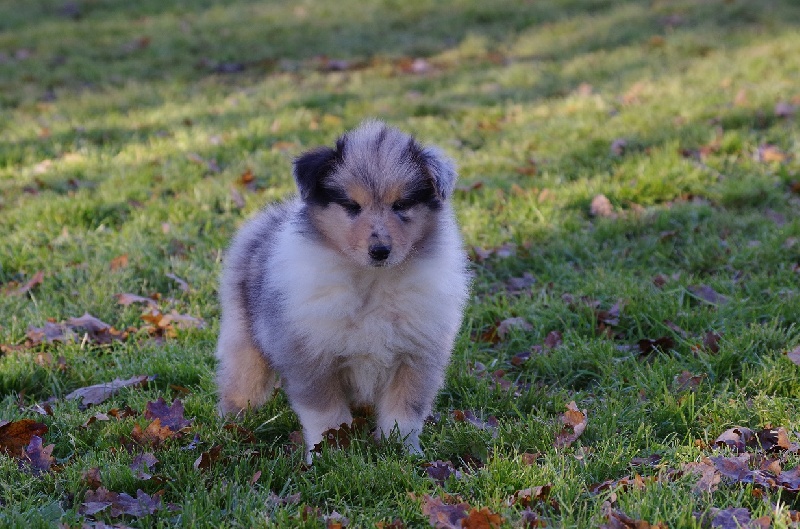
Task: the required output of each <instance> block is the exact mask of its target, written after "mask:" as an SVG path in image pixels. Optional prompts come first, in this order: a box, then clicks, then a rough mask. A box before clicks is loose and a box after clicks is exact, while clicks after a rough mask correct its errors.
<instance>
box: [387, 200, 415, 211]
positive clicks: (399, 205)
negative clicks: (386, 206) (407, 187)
mask: <svg viewBox="0 0 800 529" xmlns="http://www.w3.org/2000/svg"><path fill="white" fill-rule="evenodd" d="M414 204H415V202H414V201H413V200H408V199H405V200H403V199H401V200H398V201H397V202H395V203H394V204H392V210H393V211H397V212H402V211H407V210H409V209H411V208H412V207H413V206H414Z"/></svg>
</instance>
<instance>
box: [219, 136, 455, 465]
mask: <svg viewBox="0 0 800 529" xmlns="http://www.w3.org/2000/svg"><path fill="white" fill-rule="evenodd" d="M294 177H295V180H296V182H297V187H298V189H299V196H298V197H295V198H293V199H290V200H288V201H286V202H284V203H281V204H276V205H272V206H270V207H267V208H266V209H264V210H263V211H261V212H260V213H259V214H258V215H256V217H254V218H253V219H252V220H250V221H249V222H248V223H247V224H245V225H244V226H243V227H242V229H241V230H240V231H239V232H238V234H237V235H236V237H235V238H234V240H233V242H232V244H231V246H230V248H229V249H228V252H227V256H226V260H225V264H224V270H223V273H222V280H221V285H220V296H221V304H222V319H221V323H220V335H219V343H218V346H217V353H216V355H217V358H218V359H219V367H218V372H217V384H218V386H219V394H220V404H219V409H220V412H221V413H222V414H236V413H239V412H241V411H242V410H244V409H245V408H247V407H248V406H250V407H258V406H260V405H262V404H263V403H264V402H265V401H266V399H267V398H269V397H270V395H271V393H272V390H273V387H274V384H275V382H276V377H277V376H278V375H279V376H280V377H281V379H282V386H283V389H284V390H285V392H286V394H287V396H288V398H289V402H290V404H291V406H292V408H293V409H294V411H295V412H296V413H297V416H298V418H299V419H300V422H301V423H302V425H303V436H304V438H305V444H306V458H307V459H309V460H310V450H311V448H313V446H314V445H315V444H317V443H319V442H320V441H321V440H322V434H323V432H325V431H326V430H328V429H330V428H334V427H337V426H339V425H341V424H342V423H350V421H351V420H352V416H351V414H350V409H351V407H353V406H360V405H372V406H374V408H375V410H376V415H377V423H378V428H379V430H378V432H376V434H377V435H383V436H387V437H388V436H389V434H390V432H392V430H393V429H397V431H398V433H399V435H400V436H401V438H402V439H403V442H404V443H405V445H406V446H407V448H408V449H409V450H410V451H411V452H413V453H421V450H420V445H419V433H420V431H421V429H422V424H423V421H424V419H425V417H426V416H427V415H428V414H429V412H430V410H431V405H432V403H433V400H434V398H435V397H436V393H437V391H438V390H439V388H440V387H441V386H442V383H443V379H444V372H445V368H446V367H447V363H448V360H449V357H450V352H451V349H452V347H453V341H454V339H455V337H456V333H457V332H458V329H459V327H460V325H461V318H462V309H463V306H464V303H465V301H466V298H467V293H468V288H469V278H468V274H467V269H466V262H467V261H466V256H465V253H464V250H463V248H462V242H461V238H460V235H459V231H458V226H457V225H456V221H455V218H454V215H453V211H452V209H451V207H450V203H449V201H448V199H449V198H450V195H451V194H452V192H453V188H454V186H455V181H456V171H455V167H454V165H453V163H452V162H451V161H450V160H449V159H448V158H447V157H446V156H445V155H444V154H443V153H442V152H441V151H440V150H438V149H437V148H435V147H424V146H421V145H420V144H418V143H417V142H416V141H415V140H414V139H413V138H412V137H411V136H409V135H407V134H404V133H402V132H400V131H399V130H397V129H394V128H390V127H387V126H386V125H384V124H383V123H380V122H378V121H367V122H364V123H362V124H361V125H360V126H359V127H358V128H357V129H355V130H352V131H350V132H347V133H346V134H344V135H343V136H341V137H340V138H339V139H338V141H337V142H336V147H335V148H329V147H320V148H317V149H314V150H312V151H309V152H307V153H305V154H303V155H301V156H300V157H298V158H297V159H296V160H295V161H294Z"/></svg>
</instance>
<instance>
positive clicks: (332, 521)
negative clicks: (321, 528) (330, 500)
mask: <svg viewBox="0 0 800 529" xmlns="http://www.w3.org/2000/svg"><path fill="white" fill-rule="evenodd" d="M322 521H324V522H325V528H326V529H342V527H347V526H348V525H349V524H350V520H348V519H347V518H345V517H344V516H343V515H342V514H340V513H338V512H336V511H333V512H331V513H330V514H326V515H325V516H323V517H322Z"/></svg>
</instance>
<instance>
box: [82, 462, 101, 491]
mask: <svg viewBox="0 0 800 529" xmlns="http://www.w3.org/2000/svg"><path fill="white" fill-rule="evenodd" d="M81 481H82V482H83V483H84V484H86V487H88V488H89V489H91V490H96V489H99V488H100V487H101V486H102V485H103V480H102V478H101V476H100V469H99V468H98V467H92V468H90V469H89V470H87V471H85V472H83V474H81Z"/></svg>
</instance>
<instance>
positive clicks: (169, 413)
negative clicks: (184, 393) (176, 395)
mask: <svg viewBox="0 0 800 529" xmlns="http://www.w3.org/2000/svg"><path fill="white" fill-rule="evenodd" d="M144 416H145V418H146V419H158V420H160V421H161V424H162V425H163V426H165V427H167V428H169V429H170V430H172V431H173V432H179V431H181V430H183V429H184V428H187V427H189V426H190V425H191V424H192V421H191V420H187V419H185V418H184V417H183V403H182V402H181V401H180V400H179V399H175V400H174V401H173V402H172V405H171V406H170V405H169V404H167V403H166V401H165V400H164V398H163V397H159V398H158V400H156V401H150V402H148V403H147V406H146V407H145V411H144Z"/></svg>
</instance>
